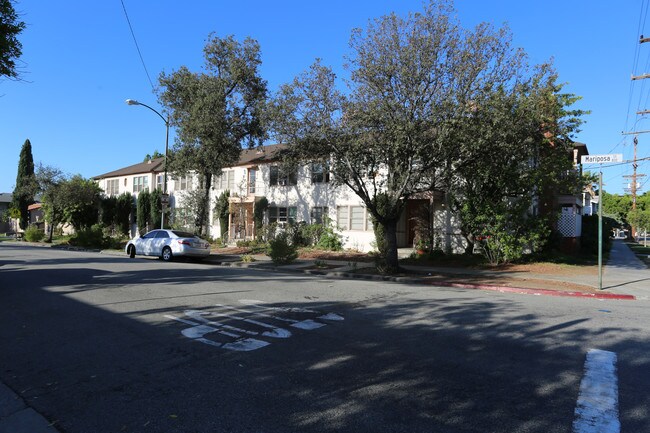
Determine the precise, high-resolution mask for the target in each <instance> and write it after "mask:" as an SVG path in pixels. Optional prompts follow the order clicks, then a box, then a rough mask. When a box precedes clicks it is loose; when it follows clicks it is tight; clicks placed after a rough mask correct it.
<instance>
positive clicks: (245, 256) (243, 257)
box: [241, 254, 255, 263]
mask: <svg viewBox="0 0 650 433" xmlns="http://www.w3.org/2000/svg"><path fill="white" fill-rule="evenodd" d="M241 261H242V262H244V263H252V262H254V261H255V257H253V256H251V255H250V254H242V255H241Z"/></svg>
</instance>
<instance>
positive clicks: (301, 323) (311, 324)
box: [216, 304, 325, 331]
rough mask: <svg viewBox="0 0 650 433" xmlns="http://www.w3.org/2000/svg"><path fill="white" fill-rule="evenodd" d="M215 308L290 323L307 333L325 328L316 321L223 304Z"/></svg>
mask: <svg viewBox="0 0 650 433" xmlns="http://www.w3.org/2000/svg"><path fill="white" fill-rule="evenodd" d="M216 306H217V307H220V308H224V309H227V310H232V311H237V312H240V313H247V314H254V315H256V316H260V317H266V318H268V319H273V320H278V321H280V322H285V323H290V325H289V326H293V327H294V328H299V329H304V330H308V331H310V330H312V329H317V328H321V327H323V326H325V324H324V323H320V322H316V321H314V320H311V319H306V320H295V319H289V318H287V317H280V316H274V315H271V314H266V313H262V312H257V311H249V310H244V309H241V308H236V307H230V306H228V305H223V304H216Z"/></svg>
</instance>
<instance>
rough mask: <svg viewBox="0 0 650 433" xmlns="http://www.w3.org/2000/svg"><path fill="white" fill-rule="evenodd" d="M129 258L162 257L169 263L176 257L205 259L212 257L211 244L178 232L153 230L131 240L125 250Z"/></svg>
mask: <svg viewBox="0 0 650 433" xmlns="http://www.w3.org/2000/svg"><path fill="white" fill-rule="evenodd" d="M125 251H126V253H127V254H128V255H129V257H131V258H133V257H135V256H136V255H137V254H139V255H145V256H156V257H160V258H161V259H163V260H164V261H166V262H168V261H170V260H172V259H173V258H174V257H191V258H194V259H199V260H200V259H204V258H206V257H207V256H209V255H210V244H209V243H208V242H206V241H204V240H203V239H201V238H199V237H198V236H196V235H193V234H192V233H188V232H181V231H178V230H152V231H150V232H149V233H147V234H146V235H144V236H140V237H138V238H133V239H131V240H130V241H129V242H128V243H127V244H126V248H125Z"/></svg>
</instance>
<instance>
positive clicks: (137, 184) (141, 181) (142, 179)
mask: <svg viewBox="0 0 650 433" xmlns="http://www.w3.org/2000/svg"><path fill="white" fill-rule="evenodd" d="M145 189H149V176H136V177H134V178H133V192H140V191H144V190H145Z"/></svg>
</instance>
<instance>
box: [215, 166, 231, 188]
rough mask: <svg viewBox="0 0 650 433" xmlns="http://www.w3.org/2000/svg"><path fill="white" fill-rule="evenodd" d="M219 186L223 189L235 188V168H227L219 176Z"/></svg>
mask: <svg viewBox="0 0 650 433" xmlns="http://www.w3.org/2000/svg"><path fill="white" fill-rule="evenodd" d="M217 187H218V188H219V189H221V190H224V191H225V190H228V191H234V190H235V170H225V171H223V172H222V173H221V176H219V180H218V182H217Z"/></svg>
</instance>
